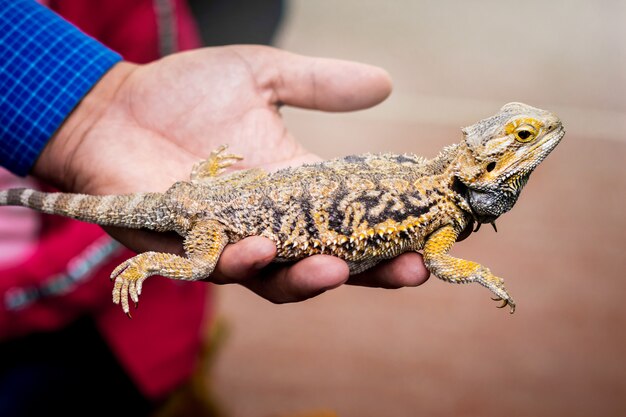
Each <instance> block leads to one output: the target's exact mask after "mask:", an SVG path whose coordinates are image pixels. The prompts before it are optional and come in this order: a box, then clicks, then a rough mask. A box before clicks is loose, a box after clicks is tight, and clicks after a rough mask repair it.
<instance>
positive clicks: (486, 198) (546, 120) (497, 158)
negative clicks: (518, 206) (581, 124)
mask: <svg viewBox="0 0 626 417" xmlns="http://www.w3.org/2000/svg"><path fill="white" fill-rule="evenodd" d="M463 134H464V142H465V144H466V145H467V149H468V151H469V158H468V159H469V163H467V164H461V166H460V168H459V170H458V174H457V178H458V179H459V180H460V181H461V182H462V183H463V184H464V186H465V187H467V194H466V196H467V198H468V201H469V205H470V207H471V208H472V211H473V212H474V215H475V216H476V220H477V221H478V222H479V223H492V222H493V221H495V219H497V218H498V217H499V216H500V215H501V214H503V213H506V212H507V211H509V210H510V209H511V208H512V207H513V205H514V204H515V202H516V201H517V198H518V197H519V194H520V192H521V191H522V188H523V187H524V185H525V184H526V182H527V181H528V177H529V176H530V174H531V173H532V172H533V170H534V169H535V168H536V167H537V165H539V164H540V163H541V161H543V160H544V159H545V157H546V156H548V154H549V153H550V152H551V151H552V149H554V148H555V147H556V145H557V144H558V143H559V142H560V141H561V139H562V138H563V135H565V130H564V129H563V126H562V124H561V121H560V120H559V118H558V117H556V116H555V115H554V114H552V113H550V112H548V111H545V110H541V109H538V108H535V107H531V106H528V105H526V104H522V103H509V104H506V105H504V106H503V107H502V108H501V109H500V111H499V112H498V113H497V114H496V115H494V116H492V117H489V118H487V119H484V120H481V121H479V122H478V123H476V124H474V125H472V126H469V127H466V128H464V129H463Z"/></svg>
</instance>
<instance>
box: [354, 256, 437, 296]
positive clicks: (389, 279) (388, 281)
mask: <svg viewBox="0 0 626 417" xmlns="http://www.w3.org/2000/svg"><path fill="white" fill-rule="evenodd" d="M429 276H430V272H428V270H427V269H426V267H425V266H424V260H423V258H422V255H421V254H419V253H417V252H407V253H405V254H402V255H400V256H398V257H396V258H394V259H390V260H388V261H383V262H381V263H380V264H378V265H376V266H375V267H373V268H371V269H368V270H367V271H365V272H362V273H360V274H357V275H354V276H352V277H350V279H349V280H348V282H347V284H350V285H359V286H363V287H379V288H402V287H416V286H418V285H421V284H423V283H424V282H426V280H427V279H428V277H429Z"/></svg>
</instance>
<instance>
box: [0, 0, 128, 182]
mask: <svg viewBox="0 0 626 417" xmlns="http://www.w3.org/2000/svg"><path fill="white" fill-rule="evenodd" d="M120 59H121V57H120V56H119V55H118V54H116V53H115V52H113V51H111V50H110V49H108V48H106V47H105V46H104V45H102V44H100V43H98V42H97V41H96V40H94V39H92V38H90V37H89V36H87V35H85V34H84V33H82V32H80V31H79V30H78V29H77V28H76V27H74V26H73V25H71V24H70V23H68V22H67V21H65V20H63V19H62V18H60V17H59V16H57V15H56V14H55V13H53V12H52V11H50V10H48V9H47V8H45V7H44V6H41V5H39V4H38V3H36V2H35V1H34V0H0V165H2V166H4V167H5V168H7V169H9V170H10V171H12V172H13V173H15V174H18V175H26V174H28V172H29V171H30V169H31V168H32V166H33V164H34V163H35V161H36V160H37V157H38V156H39V154H40V153H41V151H42V149H43V148H44V146H45V145H46V143H47V142H48V140H49V139H50V137H51V136H52V135H53V134H54V133H55V131H56V130H57V129H58V128H59V126H60V125H61V124H62V123H63V120H65V118H66V117H67V116H68V115H69V114H70V113H71V111H72V110H73V109H74V107H76V105H77V104H78V103H79V102H80V100H81V99H82V98H83V97H84V96H85V94H87V92H89V90H90V89H91V88H92V87H93V85H94V84H95V83H96V82H97V81H98V80H99V79H100V78H101V77H102V76H103V75H104V73H105V72H107V71H108V70H109V69H110V68H111V66H113V65H114V64H115V63H116V62H118V61H119V60H120Z"/></svg>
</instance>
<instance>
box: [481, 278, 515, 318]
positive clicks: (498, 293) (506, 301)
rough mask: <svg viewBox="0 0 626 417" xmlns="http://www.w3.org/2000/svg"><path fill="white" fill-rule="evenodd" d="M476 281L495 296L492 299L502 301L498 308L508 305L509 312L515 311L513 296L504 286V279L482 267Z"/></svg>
mask: <svg viewBox="0 0 626 417" xmlns="http://www.w3.org/2000/svg"><path fill="white" fill-rule="evenodd" d="M476 281H477V282H478V283H480V284H481V285H483V286H484V287H486V288H487V289H489V291H491V292H492V293H493V294H494V295H495V297H492V298H491V299H492V300H493V301H501V302H502V304H501V305H499V306H497V307H498V308H504V307H506V306H509V307H510V309H511V311H510V313H511V314H513V313H514V312H515V301H513V298H511V296H510V295H509V293H508V292H507V290H506V288H504V280H502V278H498V277H497V276H495V275H493V274H492V273H491V271H489V270H488V269H487V268H484V267H483V269H482V270H481V271H480V275H479V276H478V277H477V279H476Z"/></svg>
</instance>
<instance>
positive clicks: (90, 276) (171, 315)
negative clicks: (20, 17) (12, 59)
mask: <svg viewBox="0 0 626 417" xmlns="http://www.w3.org/2000/svg"><path fill="white" fill-rule="evenodd" d="M172 1H173V2H174V5H175V10H176V23H177V25H176V26H177V32H178V33H177V39H178V48H179V50H182V49H190V48H193V47H196V46H198V37H197V36H196V32H195V27H194V25H193V23H192V19H191V17H190V15H189V12H188V9H187V7H186V5H185V4H184V2H182V1H178V0H172ZM47 3H48V6H49V7H50V8H52V9H53V10H55V11H57V13H59V14H61V15H62V16H64V17H65V18H66V19H68V20H69V21H71V22H72V23H74V24H75V25H76V26H78V27H79V28H81V29H82V30H83V31H85V32H86V33H87V34H89V35H91V36H93V37H95V38H96V39H98V40H100V41H101V42H102V43H104V44H105V45H107V46H109V47H110V48H112V49H114V50H116V51H118V52H119V53H121V54H122V55H123V56H124V58H125V59H126V60H128V61H132V62H139V63H145V62H149V61H152V60H154V59H157V58H158V50H159V49H158V28H157V19H156V17H155V10H154V4H153V2H152V1H150V0H107V1H106V2H104V1H103V2H94V1H90V0H62V1H60V0H59V1H54V0H52V1H49V2H47ZM38 216H40V218H39V220H40V221H39V223H40V229H39V235H38V237H37V242H36V244H35V245H34V247H33V249H32V250H31V252H30V253H29V254H28V255H27V257H26V259H25V260H22V261H19V263H17V264H15V262H13V263H12V265H4V266H3V265H2V264H0V277H1V278H0V340H6V339H9V338H15V337H19V336H22V335H25V334H28V333H31V332H38V331H54V330H55V329H59V328H61V327H63V326H65V325H66V324H68V323H70V322H71V321H72V320H74V319H76V318H77V317H79V316H81V315H91V316H92V317H93V319H94V321H95V323H96V325H97V326H98V328H99V330H100V332H101V333H102V335H103V338H104V339H105V340H106V342H107V343H108V345H109V346H110V348H111V350H112V351H113V353H114V354H115V355H116V357H117V358H118V359H119V361H120V363H121V364H122V366H123V367H124V368H125V369H126V370H127V371H128V373H129V375H130V376H131V378H132V379H133V380H134V381H135V383H136V384H137V386H138V388H139V389H140V390H141V391H142V392H143V393H144V394H145V395H147V396H148V397H152V398H158V397H161V396H163V395H164V394H165V393H167V392H168V391H170V390H171V389H172V388H174V387H175V386H177V385H178V384H180V383H181V382H183V381H184V380H185V379H186V378H187V377H188V376H189V375H190V374H191V372H192V369H193V368H194V366H195V362H196V360H197V357H198V354H199V350H200V345H201V339H202V337H203V331H202V329H203V323H204V321H205V320H207V317H206V316H207V314H206V313H205V308H206V301H207V294H208V291H209V286H208V285H207V284H205V283H189V282H185V283H181V282H175V281H172V280H169V279H165V278H162V277H153V278H150V279H149V280H148V281H146V285H145V286H144V291H143V294H144V296H143V297H142V299H141V303H140V306H139V309H137V310H136V311H133V319H132V320H130V319H128V318H127V317H126V316H125V315H124V314H123V312H122V310H121V308H120V307H119V306H117V305H114V304H113V303H112V301H111V290H112V284H111V282H110V280H109V274H110V272H111V271H112V270H113V268H114V267H115V266H117V265H118V264H119V263H120V262H121V261H123V260H125V259H127V258H129V257H131V256H133V253H132V252H130V251H128V250H127V249H124V248H122V247H121V246H120V245H119V244H118V243H116V242H115V241H113V240H112V239H111V238H110V237H108V235H106V234H105V233H104V232H103V231H102V229H100V228H99V227H98V226H95V225H90V224H85V223H80V222H76V221H73V220H68V219H65V218H60V217H54V216H47V215H38ZM0 239H2V237H1V236H0Z"/></svg>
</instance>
